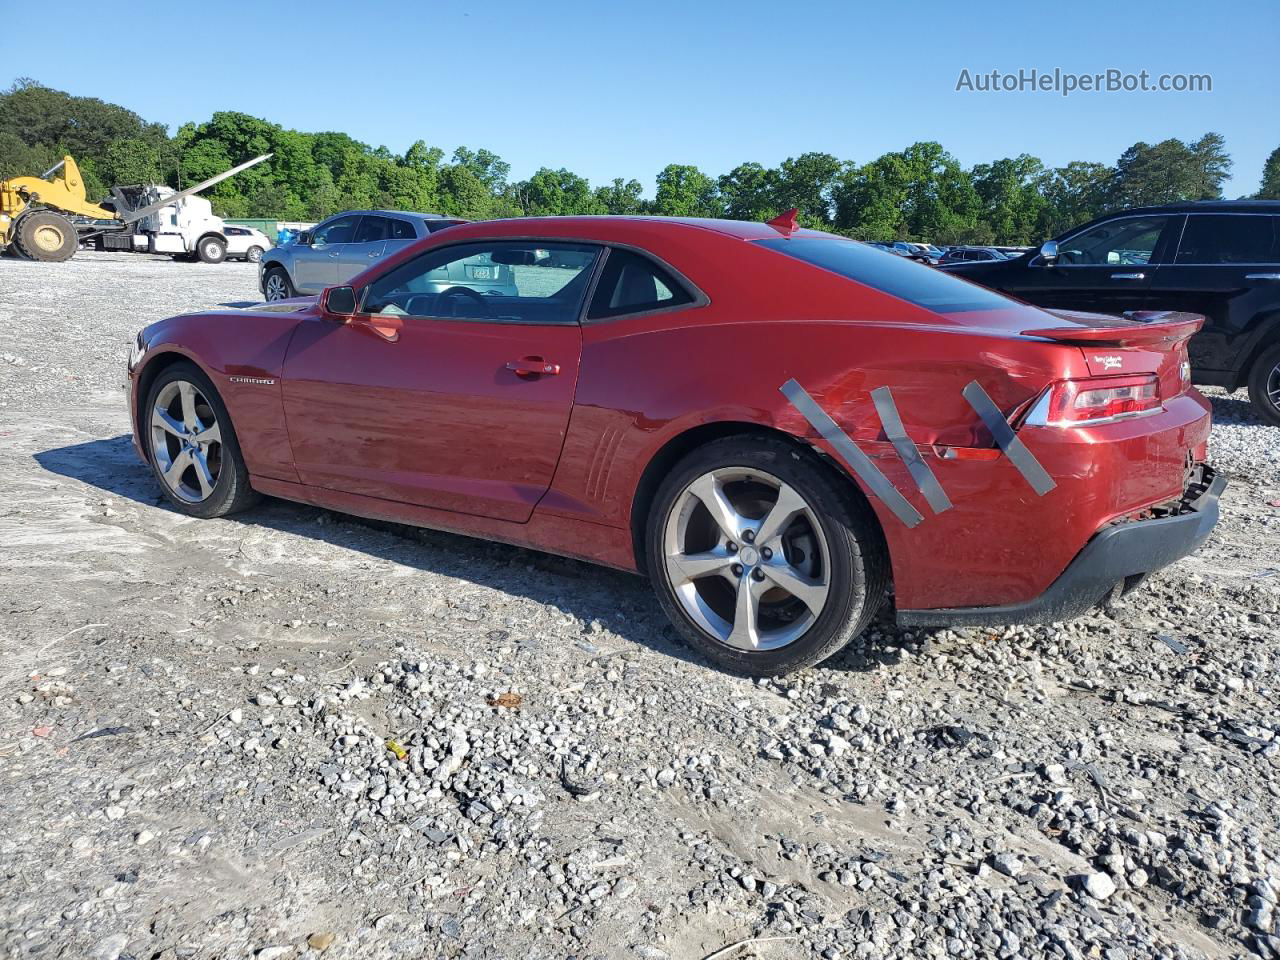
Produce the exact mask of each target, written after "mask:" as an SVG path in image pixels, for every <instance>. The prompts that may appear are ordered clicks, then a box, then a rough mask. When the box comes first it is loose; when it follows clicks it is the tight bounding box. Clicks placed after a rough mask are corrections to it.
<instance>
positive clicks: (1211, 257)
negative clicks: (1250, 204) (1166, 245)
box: [1178, 213, 1280, 264]
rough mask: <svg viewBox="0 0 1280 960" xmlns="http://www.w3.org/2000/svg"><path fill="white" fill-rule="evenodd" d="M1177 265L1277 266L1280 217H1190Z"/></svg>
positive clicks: (1206, 214) (1279, 246) (1279, 244)
mask: <svg viewBox="0 0 1280 960" xmlns="http://www.w3.org/2000/svg"><path fill="white" fill-rule="evenodd" d="M1178 263H1206V264H1232V263H1280V217H1267V216H1255V215H1252V214H1248V215H1244V216H1226V215H1221V214H1210V213H1193V214H1191V215H1190V216H1188V217H1187V227H1186V229H1185V230H1183V231H1182V242H1181V243H1179V244H1178Z"/></svg>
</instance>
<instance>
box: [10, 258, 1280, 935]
mask: <svg viewBox="0 0 1280 960" xmlns="http://www.w3.org/2000/svg"><path fill="white" fill-rule="evenodd" d="M254 280H255V278H254V268H253V267H252V266H249V265H242V264H221V265H218V266H205V265H200V264H186V263H173V262H170V261H168V260H159V259H150V258H147V257H143V256H131V255H127V254H116V255H113V254H96V255H95V254H84V253H82V254H80V255H78V256H77V257H76V258H75V259H74V260H72V261H70V262H68V263H65V264H53V265H49V264H34V263H27V262H23V261H17V260H12V259H7V258H6V259H3V260H0V438H3V442H2V443H0V482H2V487H0V489H3V491H4V498H3V501H0V564H2V569H3V577H2V579H0V614H2V617H0V678H2V683H0V810H3V812H4V816H5V819H6V820H7V825H6V829H4V830H3V831H0V956H4V957H62V956H66V957H89V958H97V960H103V958H105V960H116V958H136V960H141V958H165V960H169V958H175V957H201V958H215V957H216V958H222V957H229V958H239V957H258V958H273V957H304V956H313V955H315V956H318V955H320V954H322V953H323V954H324V955H325V956H326V957H361V958H381V957H410V958H418V957H426V958H437V957H440V958H444V957H448V958H460V957H465V958H513V957H520V958H524V960H541V958H559V960H567V958H577V960H596V958H625V960H633V958H648V960H660V958H664V957H665V958H671V960H686V958H693V960H699V958H704V957H707V956H709V955H714V956H715V957H717V958H718V960H719V958H730V957H732V958H742V957H748V956H751V957H758V958H783V957H786V958H791V957H822V958H828V960H834V958H853V957H874V958H880V957H993V956H998V957H1066V958H1097V957H1100V958H1105V960H1121V958H1138V957H1233V956H1256V955H1261V956H1264V957H1280V936H1277V934H1278V932H1280V931H1278V930H1277V921H1278V919H1280V908H1277V905H1276V901H1277V893H1278V892H1280V839H1278V831H1277V820H1278V819H1280V818H1278V815H1277V810H1280V769H1278V759H1280V716H1278V715H1277V679H1276V676H1277V667H1280V654H1278V652H1277V651H1278V642H1277V641H1278V640H1280V551H1277V549H1276V548H1277V545H1278V543H1280V540H1278V538H1277V533H1278V532H1280V509H1277V508H1276V507H1274V506H1270V505H1269V503H1270V502H1271V501H1274V500H1277V499H1278V498H1280V430H1276V429H1273V428H1269V427H1264V426H1262V425H1261V424H1259V423H1258V421H1257V420H1256V419H1255V418H1253V417H1252V416H1251V415H1250V413H1249V409H1248V407H1247V406H1246V405H1245V404H1244V403H1243V402H1242V401H1241V400H1240V399H1237V398H1234V397H1228V396H1226V395H1223V394H1220V393H1219V394H1216V395H1215V396H1214V407H1215V412H1216V414H1217V416H1218V423H1217V425H1216V426H1215V428H1214V435H1213V446H1212V457H1213V459H1214V460H1215V461H1216V463H1217V464H1218V465H1219V466H1220V467H1222V468H1225V469H1226V470H1228V471H1229V472H1230V473H1231V474H1232V475H1233V477H1234V481H1233V484H1232V486H1231V487H1230V488H1229V490H1228V492H1227V494H1226V496H1225V498H1224V501H1223V509H1224V513H1223V521H1222V524H1221V525H1220V526H1219V528H1218V531H1217V533H1216V534H1215V535H1214V537H1213V539H1212V540H1211V541H1210V542H1209V543H1208V544H1207V545H1206V547H1205V548H1204V549H1203V550H1202V551H1201V552H1200V553H1199V554H1197V555H1196V556H1194V557H1191V558H1189V559H1187V560H1185V561H1183V562H1181V563H1179V564H1178V565H1177V566H1176V567H1174V568H1172V569H1170V570H1167V571H1164V572H1163V573H1161V574H1160V575H1158V576H1156V577H1155V578H1153V579H1152V581H1150V582H1149V584H1148V585H1147V586H1146V587H1145V589H1143V590H1142V591H1140V592H1139V593H1138V594H1137V595H1135V596H1133V597H1132V598H1130V599H1129V600H1127V601H1126V602H1125V605H1124V606H1123V608H1122V609H1120V610H1118V611H1116V612H1115V613H1114V614H1102V613H1099V614H1097V615H1094V616H1090V617H1087V618H1084V619H1082V620H1079V621H1077V622H1074V623H1070V624H1063V625H1059V626H1053V627H1042V628H1032V629H1010V630H1005V631H978V630H972V631H934V632H906V631H901V630H897V629H895V628H893V627H892V626H890V625H888V624H887V623H881V624H878V625H877V626H876V627H874V628H873V629H872V630H870V631H869V632H868V634H867V635H866V636H865V637H864V638H863V640H862V641H861V642H860V643H859V644H857V645H855V647H854V648H852V649H850V650H848V651H846V652H845V653H844V654H842V655H841V656H839V657H838V658H837V659H835V660H834V661H833V662H830V663H828V664H826V665H824V666H823V667H822V668H820V669H814V670H810V671H807V672H805V673H803V674H800V675H797V676H794V677H791V678H788V679H786V680H784V681H778V682H775V681H762V682H752V681H748V680H742V679H738V678H733V677H729V676H725V675H723V674H721V673H717V672H715V671H714V670H712V669H710V668H709V667H708V666H707V665H706V664H704V663H701V662H698V661H697V659H696V658H695V657H693V656H691V655H690V654H689V653H688V652H687V651H686V650H685V649H684V648H683V647H681V646H679V645H678V644H676V643H675V642H674V640H673V638H672V634H671V631H670V630H669V629H668V628H667V626H666V624H665V622H664V620H663V618H662V615H661V613H660V611H659V609H658V606H657V604H656V602H655V601H654V599H653V598H652V596H651V595H650V592H649V589H648V587H647V585H646V584H645V583H644V582H643V581H641V580H639V579H638V578H634V577H628V576H626V575H623V574H619V573H616V572H611V571H607V570H602V569H597V568H593V567H589V566H586V565H583V564H579V563H576V562H572V561H566V560H560V559H556V558H550V557H546V556H543V555H540V554H535V553H532V552H527V551H521V550H517V549H513V548H509V547H504V546H497V545H492V544H486V543H481V542H477V541H472V540H467V539H464V538H460V537H454V536H449V535H444V534H439V533H430V532H419V531H409V530H405V529H402V528H393V527H389V526H381V525H371V524H368V523H364V522H357V521H354V520H351V519H349V518H345V517H342V516H339V515H335V514H331V513H328V512H325V511H321V510H317V509H313V508H309V507H303V506H296V505H293V504H288V503H283V502H278V501H267V502H265V503H264V504H263V505H262V506H261V507H259V508H257V509H255V510H254V511H252V512H250V513H248V514H246V515H244V516H242V517H237V518H235V519H228V520H214V521H200V520H192V519H188V518H184V517H181V516H179V515H177V514H175V513H174V512H172V511H171V510H168V509H166V508H164V507H163V506H161V505H160V503H159V497H158V492H157V490H156V488H155V485H154V483H153V482H152V479H151V477H150V475H149V473H148V471H147V470H146V468H145V467H144V466H143V465H142V464H141V463H139V462H138V461H137V460H136V458H135V456H134V454H133V451H132V449H131V447H130V444H129V441H128V439H127V418H126V414H125V410H124V406H123V403H122V400H123V397H122V391H121V381H122V375H123V364H124V354H125V351H126V347H127V343H128V341H129V339H130V338H131V337H132V334H133V333H134V331H135V330H136V329H137V328H139V327H140V326H142V325H144V324H145V323H148V322H150V321H152V320H154V319H158V318H160V317H163V316H166V315H169V314H172V313H175V312H178V311H182V310H190V309H194V308H199V307H207V306H211V305H216V304H224V305H242V304H246V303H249V302H252V301H254V300H255V299H256V298H257V290H256V287H255V282H254ZM745 939H751V940H753V941H754V942H751V943H747V944H744V945H742V946H741V947H738V948H735V949H733V950H730V951H728V952H724V953H721V952H719V951H720V950H721V948H723V947H726V946H728V945H729V944H732V943H735V942H737V941H741V940H745Z"/></svg>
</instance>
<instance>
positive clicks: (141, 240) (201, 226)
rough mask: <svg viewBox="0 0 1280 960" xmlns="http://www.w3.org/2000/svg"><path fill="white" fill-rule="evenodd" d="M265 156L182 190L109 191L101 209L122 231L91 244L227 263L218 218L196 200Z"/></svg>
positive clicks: (205, 202)
mask: <svg viewBox="0 0 1280 960" xmlns="http://www.w3.org/2000/svg"><path fill="white" fill-rule="evenodd" d="M270 156H271V154H269V153H266V154H263V155H262V156H260V157H255V158H254V159H253V160H250V161H248V162H246V163H242V164H240V165H239V166H237V167H232V168H231V169H230V170H227V171H225V172H223V173H220V174H218V175H217V176H216V177H211V178H210V179H208V180H206V181H204V182H203V183H199V184H196V185H195V186H194V187H188V188H187V189H185V190H173V189H172V188H170V187H165V186H158V185H156V184H142V185H138V186H131V187H112V188H111V195H112V199H111V200H110V201H108V202H107V203H104V204H103V206H106V207H113V208H114V210H115V212H116V215H117V216H118V217H119V218H120V219H121V220H122V221H123V223H124V225H125V226H124V228H123V229H120V228H116V229H112V228H110V227H104V228H103V229H102V231H101V232H100V233H97V234H96V235H95V236H94V237H93V239H92V242H93V243H94V244H95V245H96V246H97V247H98V249H100V250H133V251H136V252H138V253H159V254H166V253H167V254H169V255H170V256H172V257H174V259H184V260H202V261H204V262H205V263H221V262H222V261H223V260H225V259H226V258H227V253H228V246H229V245H233V244H230V243H229V241H228V235H227V225H226V223H225V222H223V219H222V218H221V217H217V216H214V213H213V207H212V205H211V204H210V203H209V201H208V200H206V199H205V198H204V197H199V196H196V194H197V193H198V192H199V191H201V190H204V189H205V188H206V187H211V186H213V185H214V184H215V183H220V182H221V181H223V180H225V179H227V177H230V176H234V175H235V174H237V173H239V172H240V171H241V170H247V169H248V168H249V167H252V166H254V165H255V164H258V163H261V162H262V161H263V160H266V159H268V158H269V157H270ZM86 239H87V238H86ZM231 252H232V253H233V254H239V253H240V252H241V251H239V250H232V251H231Z"/></svg>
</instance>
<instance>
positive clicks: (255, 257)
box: [244, 247, 262, 263]
mask: <svg viewBox="0 0 1280 960" xmlns="http://www.w3.org/2000/svg"><path fill="white" fill-rule="evenodd" d="M244 258H245V259H246V260H248V261H249V262H250V263H257V262H258V261H259V260H261V259H262V248H261V247H250V248H249V249H248V251H247V252H246V253H245V255H244Z"/></svg>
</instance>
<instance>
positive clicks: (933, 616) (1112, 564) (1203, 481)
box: [897, 464, 1227, 627]
mask: <svg viewBox="0 0 1280 960" xmlns="http://www.w3.org/2000/svg"><path fill="white" fill-rule="evenodd" d="M1226 486H1227V479H1226V477H1224V476H1222V475H1221V474H1218V473H1216V472H1215V471H1214V470H1213V468H1212V467H1210V466H1209V465H1208V464H1202V465H1201V467H1200V473H1199V476H1197V477H1195V478H1194V479H1193V480H1192V483H1191V484H1190V485H1189V486H1188V488H1187V493H1186V495H1185V496H1184V497H1183V499H1182V501H1181V502H1180V504H1179V506H1178V509H1177V512H1175V513H1172V514H1171V515H1169V516H1163V517H1158V518H1154V519H1147V520H1133V521H1130V522H1127V523H1119V524H1114V525H1112V526H1109V527H1107V528H1106V529H1105V530H1102V531H1100V532H1099V533H1097V534H1095V535H1094V536H1093V538H1092V539H1091V540H1090V541H1089V542H1088V543H1086V544H1085V546H1084V549H1082V550H1081V551H1080V552H1079V553H1078V554H1077V555H1076V557H1075V559H1074V560H1072V561H1071V563H1070V565H1069V566H1068V567H1067V569H1066V570H1064V571H1063V572H1062V574H1061V575H1060V576H1059V577H1058V579H1056V580H1055V581H1054V582H1053V583H1052V584H1051V585H1050V586H1049V589H1047V590H1046V591H1044V593H1042V594H1040V595H1039V596H1038V597H1034V598H1032V599H1031V600H1027V601H1025V602H1023V603H1014V604H1008V605H1005V606H995V607H959V608H952V609H937V610H899V611H898V614H897V616H898V623H899V624H901V625H902V626H918V627H991V626H1007V625H1010V624H1027V623H1055V622H1058V621H1061V620H1070V619H1071V618H1073V617H1078V616H1080V615H1081V614H1083V613H1085V612H1087V611H1088V610H1090V609H1092V608H1093V607H1095V606H1097V605H1098V603H1100V602H1101V601H1102V600H1104V599H1105V598H1106V597H1107V596H1108V595H1110V594H1111V592H1112V591H1113V590H1114V589H1116V588H1117V587H1121V588H1124V589H1129V588H1132V587H1133V586H1136V585H1137V583H1138V582H1140V581H1141V580H1142V578H1143V577H1145V576H1146V575H1147V574H1149V573H1152V572H1154V571H1156V570H1159V569H1160V568H1161V567H1167V566H1168V565H1169V564H1171V563H1174V562H1175V561H1177V560H1180V559H1182V558H1183V557H1185V556H1187V555H1188V554H1190V553H1193V552H1195V550H1196V549H1198V548H1199V547H1200V545H1201V544H1202V543H1204V542H1205V540H1206V539H1208V537H1209V534H1210V532H1212V530H1213V528H1214V526H1215V525H1216V524H1217V522H1218V499H1219V498H1220V497H1221V496H1222V491H1223V490H1224V489H1226Z"/></svg>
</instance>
